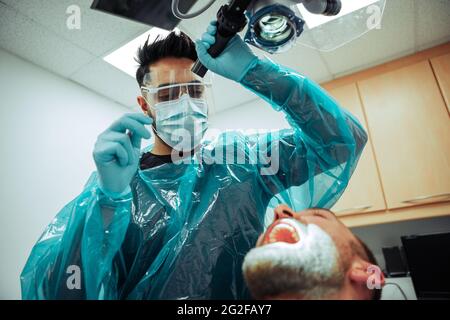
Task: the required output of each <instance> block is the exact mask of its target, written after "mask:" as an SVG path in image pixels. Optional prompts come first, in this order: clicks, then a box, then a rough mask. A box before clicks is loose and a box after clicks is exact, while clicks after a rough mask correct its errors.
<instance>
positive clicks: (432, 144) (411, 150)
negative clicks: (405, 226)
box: [358, 61, 450, 208]
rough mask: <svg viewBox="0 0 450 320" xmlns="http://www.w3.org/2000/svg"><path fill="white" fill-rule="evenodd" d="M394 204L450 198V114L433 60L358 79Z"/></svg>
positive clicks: (387, 191) (389, 200) (389, 198)
mask: <svg viewBox="0 0 450 320" xmlns="http://www.w3.org/2000/svg"><path fill="white" fill-rule="evenodd" d="M358 85H359V89H360V94H361V99H362V102H363V106H364V109H365V112H366V116H367V121H368V125H369V127H370V132H371V138H372V141H373V146H374V151H375V156H376V158H377V163H378V167H379V169H380V176H381V181H382V184H383V188H384V193H385V197H386V202H387V206H388V208H399V207H405V206H411V205H418V204H424V203H428V202H439V201H447V200H449V199H450V197H449V195H450V119H449V114H448V112H447V108H446V106H445V103H444V100H443V98H442V95H441V92H440V91H439V87H438V84H437V82H436V79H435V77H434V74H433V71H432V69H431V65H430V63H429V61H423V62H420V63H417V64H414V65H411V66H408V67H405V68H402V69H398V70H395V71H391V72H388V73H385V74H382V75H378V76H375V77H373V78H370V79H367V80H364V81H361V82H359V83H358Z"/></svg>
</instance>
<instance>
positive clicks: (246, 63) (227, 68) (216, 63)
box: [195, 21, 258, 82]
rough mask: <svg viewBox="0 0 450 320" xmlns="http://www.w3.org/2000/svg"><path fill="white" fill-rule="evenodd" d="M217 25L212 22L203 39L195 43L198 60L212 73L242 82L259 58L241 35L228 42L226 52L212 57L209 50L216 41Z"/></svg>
mask: <svg viewBox="0 0 450 320" xmlns="http://www.w3.org/2000/svg"><path fill="white" fill-rule="evenodd" d="M216 23H217V22H216V21H212V22H211V23H210V25H209V26H208V28H207V30H206V32H205V33H204V34H203V35H202V39H201V40H197V41H196V42H195V47H196V50H197V55H198V59H199V60H200V62H201V63H202V64H203V65H204V66H205V67H207V68H208V69H209V70H211V71H212V72H215V73H217V74H220V75H221V76H223V77H225V78H228V79H231V80H234V81H237V82H240V81H241V80H242V78H244V76H245V74H246V73H247V71H248V70H250V68H251V67H252V66H253V65H254V64H255V63H256V62H257V61H258V57H257V56H256V55H255V54H254V53H253V52H252V51H251V50H250V48H249V46H248V45H247V44H246V43H245V42H244V41H243V40H242V39H241V37H240V36H239V35H235V36H234V37H233V38H232V39H231V40H230V42H228V45H227V47H226V48H225V50H224V51H223V52H222V53H221V54H220V55H219V56H218V57H217V58H213V57H211V55H210V54H209V53H208V49H209V48H210V47H211V46H212V45H213V44H214V43H215V41H216V39H215V34H216V31H217V27H216Z"/></svg>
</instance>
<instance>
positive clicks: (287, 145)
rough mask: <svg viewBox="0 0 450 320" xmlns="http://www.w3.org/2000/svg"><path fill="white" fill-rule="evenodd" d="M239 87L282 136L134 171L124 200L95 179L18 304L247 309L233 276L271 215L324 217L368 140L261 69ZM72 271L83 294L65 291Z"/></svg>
mask: <svg viewBox="0 0 450 320" xmlns="http://www.w3.org/2000/svg"><path fill="white" fill-rule="evenodd" d="M241 83H242V85H243V86H245V87H246V88H247V89H249V90H251V91H253V92H254V93H255V94H257V95H258V96H259V97H261V98H262V99H264V100H265V101H267V102H269V103H270V104H271V105H272V107H273V108H274V109H275V110H276V111H279V112H283V113H284V114H285V115H286V118H287V120H288V121H289V123H290V125H291V129H287V130H281V131H279V132H271V133H267V134H259V135H252V136H246V135H243V134H240V133H229V132H228V133H225V134H222V135H221V136H220V137H219V138H217V139H214V140H213V141H210V142H205V143H204V144H203V146H202V148H201V149H200V150H199V151H198V152H197V153H196V155H194V156H192V157H190V158H188V161H186V159H184V163H182V164H180V163H167V164H163V165H161V166H157V167H154V168H150V169H146V170H138V171H137V173H136V175H135V177H134V178H133V180H132V183H131V189H132V195H131V196H130V197H129V198H126V199H121V200H112V199H110V198H107V197H106V196H105V195H104V194H102V193H101V191H100V190H99V188H98V179H97V176H96V174H95V173H94V174H93V175H92V176H91V178H90V179H89V181H88V183H87V184H86V186H85V188H84V190H83V192H82V193H81V194H80V195H79V196H78V197H77V198H76V199H74V200H73V201H72V202H70V203H69V204H67V205H66V206H65V207H64V208H63V209H62V210H61V211H60V212H59V213H58V215H57V216H56V217H55V219H54V220H53V221H52V222H51V223H50V225H49V226H48V227H47V229H46V230H45V231H44V233H43V234H42V236H41V237H40V239H39V240H38V242H37V243H36V245H35V246H34V248H33V249H32V252H31V254H30V257H29V259H28V261H27V263H26V265H25V267H24V270H23V272H22V274H21V284H22V297H23V298H24V299H243V298H249V297H250V296H249V294H248V290H247V288H246V286H245V283H244V281H243V276H242V272H241V265H242V262H243V258H244V256H245V254H246V253H247V252H248V251H249V250H250V249H251V248H252V247H253V246H254V245H255V243H256V240H257V237H258V235H259V234H260V233H261V232H262V231H263V230H264V219H265V215H266V211H268V212H269V211H270V210H268V208H269V209H270V207H273V206H275V205H276V204H278V203H285V204H288V205H290V206H291V207H293V208H294V209H296V210H301V209H304V208H308V207H322V208H330V207H331V206H332V205H333V204H334V203H335V202H336V201H337V200H338V199H339V197H340V196H341V194H342V192H343V191H344V190H345V188H346V186H347V184H348V181H349V179H350V177H351V175H352V172H353V170H354V169H355V166H356V164H357V161H358V158H359V156H360V154H361V152H362V150H363V148H364V145H365V143H366V141H367V135H366V133H365V131H364V129H363V128H362V127H361V125H360V124H359V123H358V121H357V120H356V119H355V118H354V117H353V116H352V115H350V114H349V113H348V112H346V111H345V110H344V109H342V108H340V107H339V105H338V103H337V102H336V101H335V100H334V99H332V98H331V97H330V96H329V95H328V94H327V93H326V92H325V91H324V90H323V89H321V88H320V87H319V86H318V85H317V84H315V83H314V82H312V81H311V80H309V79H308V78H306V77H304V76H302V75H300V74H298V73H296V72H294V71H292V70H289V69H287V68H285V67H282V66H279V65H277V64H275V63H273V62H271V61H269V60H266V59H265V60H260V61H258V62H257V63H255V64H254V66H253V67H252V68H250V70H249V71H248V73H247V74H246V76H245V77H244V79H243V80H242V81H241ZM263 107H264V106H261V108H263ZM255 116H257V115H255ZM230 150H234V153H233V152H231V151H230ZM199 154H201V155H202V157H198V155H199ZM237 155H239V156H237ZM199 158H201V159H203V161H198V159H199ZM237 158H239V159H237ZM232 159H234V160H232ZM212 160H214V161H212ZM221 160H222V161H221ZM73 266H77V267H79V270H80V272H79V275H80V277H81V286H80V288H76V287H75V288H73V286H71V285H70V283H71V282H73V280H74V278H73V275H74V274H75V273H74V272H73V270H74V269H73V268H74V267H73ZM75 268H76V267H75Z"/></svg>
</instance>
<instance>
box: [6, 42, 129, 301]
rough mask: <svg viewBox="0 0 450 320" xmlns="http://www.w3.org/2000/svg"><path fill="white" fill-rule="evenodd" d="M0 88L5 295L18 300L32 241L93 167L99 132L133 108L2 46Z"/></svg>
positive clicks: (82, 183) (79, 186)
mask: <svg viewBox="0 0 450 320" xmlns="http://www.w3.org/2000/svg"><path fill="white" fill-rule="evenodd" d="M67 63H70V60H67ZM107 80H108V79H105V81H107ZM111 85H114V84H113V83H112V84H111ZM0 90H1V95H0V148H1V156H0V257H1V258H0V259H1V263H0V299H17V298H20V286H19V275H20V273H21V271H22V268H23V266H24V264H25V261H26V259H27V257H28V254H29V253H30V250H31V248H32V246H33V244H34V243H35V242H36V240H37V239H38V237H39V236H40V234H41V233H42V231H43V230H44V228H45V226H46V225H47V224H48V223H49V222H50V221H51V220H52V219H53V217H54V216H55V215H56V213H57V212H58V211H59V210H60V209H61V208H62V207H63V206H64V205H65V204H66V203H67V202H69V201H70V200H72V199H73V198H74V197H75V196H77V195H78V194H79V192H80V191H81V190H82V187H83V185H84V183H85V181H86V180H87V178H88V177H89V174H90V173H91V172H92V171H93V170H94V168H95V166H94V163H93V160H92V156H91V153H92V149H93V145H94V142H95V140H96V137H97V135H98V134H99V133H100V132H101V131H103V130H104V129H105V128H106V127H107V126H108V125H109V124H110V123H111V122H112V121H113V119H116V118H118V117H119V116H120V115H121V114H123V113H124V112H129V110H128V109H125V108H124V107H122V106H120V105H118V104H116V103H114V102H112V101H110V100H108V99H106V98H104V97H101V96H99V95H97V94H95V93H93V92H91V91H89V90H88V89H86V88H84V87H81V86H79V85H77V84H75V83H73V82H70V81H68V80H65V79H63V78H60V77H58V76H56V75H54V74H52V73H50V72H47V71H45V70H43V69H41V68H39V67H37V66H35V65H33V64H30V63H28V62H26V61H24V60H21V59H19V58H17V57H16V56H13V55H11V54H9V53H7V52H5V51H3V50H0Z"/></svg>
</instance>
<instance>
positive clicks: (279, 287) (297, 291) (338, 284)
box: [242, 224, 347, 299]
mask: <svg viewBox="0 0 450 320" xmlns="http://www.w3.org/2000/svg"><path fill="white" fill-rule="evenodd" d="M304 229H305V231H306V232H305V234H303V235H300V242H298V243H296V244H287V243H283V242H277V243H273V244H268V245H264V246H261V247H257V248H254V249H252V250H250V252H249V253H248V254H247V255H246V257H245V260H244V264H243V266H242V268H243V271H244V277H245V280H246V282H247V285H248V287H249V289H250V291H251V293H252V295H253V297H254V298H255V299H269V298H270V299H275V298H292V299H327V298H333V296H335V295H336V294H337V293H338V291H339V289H340V288H342V286H343V283H344V274H345V271H346V270H345V269H347V268H346V267H345V266H344V265H343V264H342V263H341V260H340V258H339V254H338V251H337V249H336V246H335V245H334V242H333V240H332V239H331V237H330V236H329V235H328V234H327V233H326V232H324V231H323V230H322V229H321V228H319V227H318V226H317V225H314V224H308V225H307V226H305V228H304Z"/></svg>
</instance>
